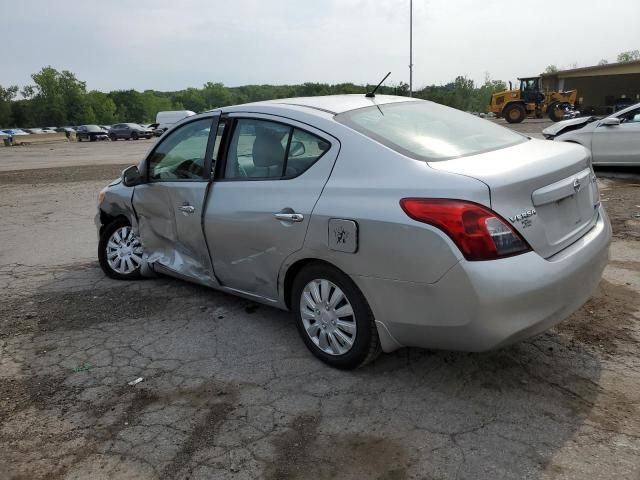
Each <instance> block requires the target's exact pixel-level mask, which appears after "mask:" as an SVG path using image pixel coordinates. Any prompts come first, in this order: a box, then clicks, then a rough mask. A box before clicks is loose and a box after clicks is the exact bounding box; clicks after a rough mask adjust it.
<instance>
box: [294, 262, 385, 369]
mask: <svg viewBox="0 0 640 480" xmlns="http://www.w3.org/2000/svg"><path fill="white" fill-rule="evenodd" d="M291 309H292V310H293V314H294V317H295V320H296V324H297V327H298V331H299V333H300V336H301V337H302V340H303V341H304V343H305V344H306V346H307V348H309V350H311V353H313V354H314V355H315V356H316V357H318V358H319V359H320V360H322V361H323V362H325V363H327V364H329V365H331V366H332V367H336V368H343V369H352V368H357V367H360V366H363V365H365V364H367V363H369V362H371V361H372V360H374V359H375V358H376V357H377V356H378V355H379V354H380V351H381V350H380V340H379V338H378V331H377V329H376V326H375V323H374V320H373V314H372V313H371V309H370V308H369V304H368V303H367V301H366V299H365V298H364V295H363V294H362V292H361V291H360V289H359V288H358V287H357V286H356V284H355V283H354V282H353V280H351V278H349V277H348V276H347V275H345V274H344V273H342V272H341V271H340V270H338V269H336V268H334V267H331V266H329V265H326V264H323V263H314V264H310V265H308V266H307V267H305V268H304V269H303V270H302V271H301V272H300V273H299V274H298V275H297V276H296V278H295V280H294V282H293V289H292V301H291Z"/></svg>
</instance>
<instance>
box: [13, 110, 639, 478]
mask: <svg viewBox="0 0 640 480" xmlns="http://www.w3.org/2000/svg"><path fill="white" fill-rule="evenodd" d="M526 123H527V122H525V124H526ZM525 124H523V125H525ZM527 128H533V127H527ZM536 128H539V127H536ZM145 143H146V142H145ZM141 144H142V142H140V143H139V144H138V145H136V144H135V142H118V143H117V144H109V143H105V144H97V145H96V144H81V145H80V146H78V145H74V144H68V145H64V146H63V148H61V149H60V150H59V151H58V150H57V149H54V150H53V151H50V150H48V148H50V147H46V149H45V148H44V147H40V148H41V149H42V151H38V152H35V153H34V152H31V151H29V152H28V154H27V155H25V153H24V152H25V151H26V150H22V149H18V148H16V149H10V152H7V151H6V150H9V149H5V150H3V149H0V164H3V165H5V166H6V165H15V164H22V165H24V168H25V169H30V168H33V170H30V171H28V172H25V171H4V172H0V208H1V209H2V212H3V213H2V216H0V245H2V249H0V288H2V290H3V293H4V295H3V296H2V298H0V311H1V312H2V315H1V316H0V472H2V473H1V474H0V477H2V478H16V479H18V478H20V479H23V478H24V479H26V478H29V479H37V478H53V479H57V478H69V479H76V478H77V479H80V478H92V479H94V478H95V479H101V478H137V479H138V478H142V479H155V478H158V479H165V478H169V479H170V478H190V479H197V478H216V479H218V478H222V479H225V478H230V479H254V478H266V479H297V478H300V479H303V478H317V479H329V478H347V479H362V478H376V479H387V480H389V479H405V478H415V479H418V478H420V479H445V478H459V479H463V478H466V479H497V478H509V479H511V478H518V479H521V478H526V479H569V478H571V479H574V478H575V479H583V478H587V477H588V478H590V479H592V480H595V479H612V478H616V479H622V478H625V479H635V480H637V479H638V478H640V359H639V356H638V353H639V351H640V349H639V346H640V345H639V342H640V275H639V273H638V272H640V262H639V261H638V259H640V218H637V217H636V215H639V214H640V176H639V175H637V174H636V173H633V172H632V173H630V174H627V175H626V177H628V178H610V176H608V173H607V172H603V176H604V177H603V178H602V179H601V180H600V185H601V189H602V201H603V202H605V205H606V206H607V208H608V210H609V213H610V215H611V217H612V224H613V227H614V232H615V236H614V240H613V244H612V249H611V262H610V265H609V266H608V267H607V269H606V271H605V274H604V279H603V281H602V283H601V285H600V287H599V289H598V291H597V292H596V294H595V295H594V297H593V299H592V300H591V301H590V302H589V303H588V304H587V305H585V306H584V307H583V308H582V309H581V310H580V311H578V312H577V313H576V314H575V315H573V316H572V317H571V318H570V319H568V320H566V321H565V322H563V323H562V324H560V325H559V326H558V327H557V328H556V329H554V330H552V331H550V332H547V333H545V334H543V335H541V336H539V337H537V338H535V339H532V340H530V341H526V342H522V343H520V344H518V345H515V346H513V347H510V348H506V349H502V350H498V351H494V352H489V353H484V354H467V353H453V352H436V351H426V350H418V349H403V350H401V351H398V352H395V353H393V354H390V355H383V356H382V357H381V358H379V359H378V360H377V361H376V362H375V363H374V364H372V365H370V366H368V367H366V368H363V369H360V370H358V371H355V372H342V371H337V370H332V369H330V368H328V367H326V366H324V365H323V364H321V363H319V362H318V361H316V360H315V359H314V358H313V357H312V356H311V355H310V354H309V353H308V352H307V351H306V348H305V347H304V345H303V343H302V341H301V340H300V339H299V338H298V335H297V332H296V329H295V326H294V324H293V323H292V322H291V321H290V317H289V315H288V314H287V313H286V312H281V311H278V310H274V309H271V308H269V307H265V306H257V305H255V304H252V303H250V302H247V301H245V300H241V299H238V298H236V297H232V296H229V295H226V294H222V293H219V292H216V291H213V290H209V289H205V288H202V287H198V286H194V285H190V284H187V283H184V282H180V281H178V280H173V279H168V278H158V279H153V280H145V281H139V282H132V283H124V282H117V281H113V280H110V279H107V278H105V277H104V275H103V274H102V273H101V271H100V269H99V267H98V266H97V263H96V261H95V258H96V251H95V250H96V243H97V242H96V235H95V231H94V227H93V224H92V217H93V214H94V208H95V207H94V206H95V202H96V196H97V193H98V191H99V189H100V188H101V187H102V186H103V185H104V183H105V181H106V180H108V179H111V178H113V177H114V176H115V175H117V173H118V172H119V171H120V170H121V169H122V165H124V164H130V163H137V161H138V160H139V158H140V157H139V156H140V155H141V150H143V149H141V147H140V145H141ZM85 145H86V146H87V150H85ZM94 146H95V147H96V148H97V149H99V150H97V151H95V152H94V151H92V150H90V149H89V147H94ZM74 147H81V148H82V151H81V152H76V151H73V148H74ZM30 148H32V149H37V147H30ZM107 148H109V149H110V150H109V155H110V156H109V159H110V160H109V161H105V162H104V163H102V164H101V163H100V162H99V161H98V160H99V159H98V158H97V157H99V156H100V155H102V153H101V152H103V150H102V149H107ZM47 152H51V153H47ZM63 152H66V153H67V154H68V156H71V157H73V158H75V160H74V161H70V160H69V158H66V159H65V158H61V157H60V156H61V155H63ZM87 152H89V153H87ZM90 153H91V155H93V156H91V155H89V154H90ZM23 155H24V158H23V157H22V156H23ZM94 156H95V157H96V158H94ZM34 158H35V160H33V159H34ZM45 160H47V161H46V162H45ZM43 162H45V163H46V164H47V165H49V164H50V165H55V166H58V165H63V164H64V163H65V162H71V163H73V162H75V164H76V166H66V167H62V166H61V167H60V168H54V169H51V168H47V169H40V168H38V166H42V164H43ZM83 164H84V165H83ZM4 170H11V169H6V168H5V169H4ZM13 170H15V169H13ZM139 377H142V378H143V380H142V381H141V382H140V383H137V384H135V385H129V384H128V383H129V382H131V381H133V380H135V379H137V378H139Z"/></svg>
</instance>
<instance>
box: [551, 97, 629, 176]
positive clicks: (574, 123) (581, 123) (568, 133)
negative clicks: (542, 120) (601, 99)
mask: <svg viewBox="0 0 640 480" xmlns="http://www.w3.org/2000/svg"><path fill="white" fill-rule="evenodd" d="M542 133H543V135H544V136H545V138H547V139H548V140H558V141H563V142H573V143H578V144H580V145H583V146H584V147H586V148H588V149H590V150H591V154H592V155H593V164H594V165H611V166H640V103H637V104H635V105H632V106H630V107H627V108H625V109H624V110H620V111H619V112H616V113H614V114H612V115H609V116H608V117H605V118H602V119H600V118H597V117H581V118H574V119H571V120H564V121H562V122H558V123H555V124H553V125H551V126H550V127H548V128H545V129H544V130H543V131H542Z"/></svg>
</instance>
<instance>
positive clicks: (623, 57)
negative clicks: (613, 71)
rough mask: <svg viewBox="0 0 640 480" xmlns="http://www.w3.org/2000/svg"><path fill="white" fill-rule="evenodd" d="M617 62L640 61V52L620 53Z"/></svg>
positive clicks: (628, 51)
mask: <svg viewBox="0 0 640 480" xmlns="http://www.w3.org/2000/svg"><path fill="white" fill-rule="evenodd" d="M617 60H618V62H622V63H627V62H635V61H636V60H640V50H627V51H626V52H620V53H619V54H618V58H617Z"/></svg>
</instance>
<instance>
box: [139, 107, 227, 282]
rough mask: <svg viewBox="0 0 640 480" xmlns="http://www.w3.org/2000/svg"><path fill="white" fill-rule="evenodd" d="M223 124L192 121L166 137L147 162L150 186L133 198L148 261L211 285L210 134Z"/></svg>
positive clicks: (208, 119) (212, 118)
mask: <svg viewBox="0 0 640 480" xmlns="http://www.w3.org/2000/svg"><path fill="white" fill-rule="evenodd" d="M218 119H219V116H218V115H213V116H207V117H205V118H200V119H197V120H194V121H191V122H189V123H186V124H184V125H182V126H181V127H179V128H177V129H176V130H174V131H173V132H171V134H169V135H168V136H167V137H165V138H163V139H162V141H160V142H159V143H158V145H157V146H156V147H155V148H154V149H153V151H152V152H151V153H150V154H149V156H148V157H147V159H146V161H145V162H144V165H143V169H144V172H143V175H144V177H145V183H143V184H142V185H138V186H136V187H135V190H134V194H133V207H134V209H135V211H136V215H137V217H138V230H139V235H140V240H141V242H142V247H143V252H144V255H145V260H146V261H147V262H148V263H150V264H152V265H154V268H156V267H157V268H159V269H161V270H165V271H167V270H168V272H166V273H173V274H176V275H178V276H181V277H187V278H189V279H193V280H195V281H198V282H200V283H206V284H211V283H214V284H215V281H214V279H213V278H214V277H213V271H212V268H211V259H210V256H209V251H208V248H207V243H206V240H205V237H204V233H203V229H202V214H203V205H204V199H205V196H206V194H207V189H208V187H209V182H210V180H211V168H212V160H211V158H212V153H211V152H212V149H213V145H212V144H211V142H210V141H209V139H210V131H211V128H215V127H216V125H217V122H218ZM214 140H215V139H214Z"/></svg>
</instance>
